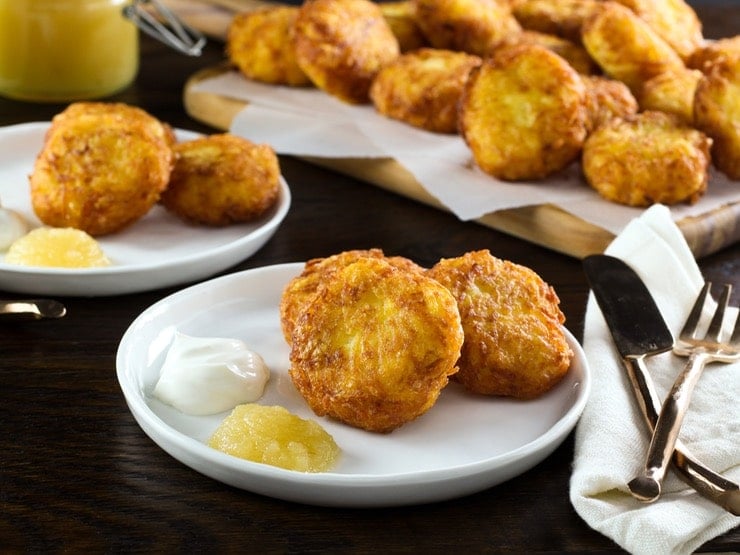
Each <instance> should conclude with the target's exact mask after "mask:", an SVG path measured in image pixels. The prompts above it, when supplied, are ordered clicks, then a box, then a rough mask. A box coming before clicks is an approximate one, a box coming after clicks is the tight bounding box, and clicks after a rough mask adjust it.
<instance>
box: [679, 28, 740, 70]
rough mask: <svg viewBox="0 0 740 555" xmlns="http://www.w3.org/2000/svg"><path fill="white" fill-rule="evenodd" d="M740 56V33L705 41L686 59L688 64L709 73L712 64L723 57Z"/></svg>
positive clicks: (692, 67)
mask: <svg viewBox="0 0 740 555" xmlns="http://www.w3.org/2000/svg"><path fill="white" fill-rule="evenodd" d="M733 56H740V35H735V36H734V37H727V38H723V39H718V40H713V41H705V42H704V43H702V44H701V46H699V47H698V48H697V49H696V50H694V52H693V53H692V54H691V57H690V58H689V59H688V60H687V61H686V66H687V67H690V68H691V69H698V70H699V71H701V72H703V73H708V72H709V71H710V70H711V69H712V66H713V65H714V64H715V63H716V62H718V61H719V60H722V59H723V58H727V57H730V58H732V57H733Z"/></svg>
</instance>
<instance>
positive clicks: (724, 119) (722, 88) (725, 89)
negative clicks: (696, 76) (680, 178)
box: [694, 52, 740, 179]
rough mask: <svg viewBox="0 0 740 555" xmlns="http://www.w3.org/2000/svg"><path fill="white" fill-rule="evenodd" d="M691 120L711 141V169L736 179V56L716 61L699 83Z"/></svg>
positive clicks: (739, 122) (739, 170)
mask: <svg viewBox="0 0 740 555" xmlns="http://www.w3.org/2000/svg"><path fill="white" fill-rule="evenodd" d="M694 118H695V121H696V125H697V127H699V129H701V130H703V131H704V132H705V133H706V134H707V135H709V136H710V137H711V138H712V139H713V140H714V144H713V145H712V160H713V162H714V165H715V166H716V167H717V168H718V169H719V170H720V171H722V172H724V173H725V174H726V175H727V177H729V178H730V179H740V52H739V53H737V54H735V55H733V56H730V55H728V56H725V57H724V58H721V59H719V60H717V61H716V62H715V63H714V64H713V66H712V69H711V70H710V71H709V72H708V73H707V75H706V77H704V78H702V79H701V80H700V81H699V84H698V85H697V89H696V96H695V99H694Z"/></svg>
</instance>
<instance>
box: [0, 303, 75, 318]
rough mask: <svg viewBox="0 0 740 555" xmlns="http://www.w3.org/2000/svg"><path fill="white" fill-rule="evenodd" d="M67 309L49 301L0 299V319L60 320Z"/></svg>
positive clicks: (60, 304)
mask: <svg viewBox="0 0 740 555" xmlns="http://www.w3.org/2000/svg"><path fill="white" fill-rule="evenodd" d="M66 313H67V309H66V308H65V307H64V305H63V304H62V303H60V302H59V301H54V300H51V299H18V300H10V299H5V300H3V299H0V319H2V318H3V317H5V316H8V317H10V316H16V317H21V318H31V319H34V320H41V319H42V318H61V317H62V316H64V315H65V314H66Z"/></svg>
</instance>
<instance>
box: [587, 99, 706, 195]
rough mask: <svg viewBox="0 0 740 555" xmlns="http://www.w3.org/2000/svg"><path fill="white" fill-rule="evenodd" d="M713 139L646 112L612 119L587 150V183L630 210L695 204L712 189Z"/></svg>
mask: <svg viewBox="0 0 740 555" xmlns="http://www.w3.org/2000/svg"><path fill="white" fill-rule="evenodd" d="M710 145H711V139H709V138H708V137H707V136H706V135H704V133H702V132H701V131H697V130H696V129H693V128H690V127H688V126H686V125H683V124H682V123H681V121H680V119H679V118H678V117H677V116H674V115H672V114H666V113H664V112H641V113H639V114H636V115H634V116H630V117H625V118H618V119H613V120H611V121H610V122H607V123H605V124H604V125H602V126H601V127H599V128H598V129H596V131H594V132H593V133H592V134H591V135H590V136H589V138H588V139H587V140H586V144H585V145H584V147H583V173H584V176H585V178H586V181H587V182H588V183H589V185H591V187H593V188H594V189H595V190H596V191H597V192H598V193H599V194H600V195H601V196H603V197H604V198H606V199H608V200H611V201H614V202H618V203H621V204H626V205H629V206H649V205H651V204H654V203H662V204H669V205H670V204H677V203H680V202H687V203H693V202H696V201H697V200H698V199H699V198H700V197H701V196H702V194H704V191H705V190H706V188H707V180H708V172H707V170H708V168H709V163H710V157H709V148H710Z"/></svg>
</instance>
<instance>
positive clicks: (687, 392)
mask: <svg viewBox="0 0 740 555" xmlns="http://www.w3.org/2000/svg"><path fill="white" fill-rule="evenodd" d="M711 288H712V284H711V282H707V283H705V284H704V287H703V288H702V290H701V293H699V296H698V297H697V299H696V302H695V303H694V306H693V307H692V309H691V312H690V313H689V316H688V318H687V320H686V323H685V324H684V327H683V329H682V330H681V333H680V334H679V337H678V341H677V342H676V345H675V346H674V347H673V352H674V353H675V354H677V355H679V356H685V357H688V359H689V360H688V362H687V363H686V366H685V368H684V369H683V371H682V372H681V373H680V374H679V375H678V377H677V378H676V381H675V382H674V384H673V387H672V388H671V391H670V392H669V393H668V396H667V397H666V399H665V401H664V402H663V407H662V408H661V411H660V415H659V416H658V421H657V422H656V424H655V430H654V431H653V436H652V439H651V441H650V447H649V449H648V454H647V457H646V462H645V468H644V469H643V471H642V472H641V473H640V474H639V475H638V476H636V477H635V478H634V479H632V480H631V481H630V482H629V484H628V486H629V489H630V491H631V492H632V495H634V496H635V497H636V498H638V499H640V500H642V501H647V502H650V501H655V500H656V499H657V498H658V497H659V496H660V491H661V487H662V483H663V478H664V477H665V473H666V469H667V468H668V463H669V462H670V460H671V455H672V454H673V450H674V448H675V445H676V439H677V438H678V432H679V430H680V428H681V423H682V422H683V417H684V415H685V414H686V411H687V409H688V408H689V404H690V402H691V394H692V392H693V391H694V386H695V385H696V382H697V381H698V380H699V377H700V376H701V373H702V371H703V370H704V366H705V365H706V364H707V363H709V362H724V363H730V362H735V361H737V360H740V316H738V318H737V319H736V320H735V325H734V327H733V331H732V335H731V336H730V337H728V338H727V339H725V340H723V336H727V335H729V334H728V333H727V331H726V330H725V329H724V328H725V327H726V326H725V325H724V320H725V310H726V309H727V305H728V303H729V300H730V293H731V292H732V286H731V285H725V286H724V288H723V289H722V294H721V296H720V299H719V302H718V303H717V308H716V310H715V311H714V315H713V316H712V320H711V322H710V323H709V327H708V328H707V331H706V334H705V335H704V337H703V338H698V337H697V335H698V333H697V332H698V327H699V321H700V320H701V315H702V311H703V308H704V303H705V301H706V300H707V297H709V296H710V292H711Z"/></svg>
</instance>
